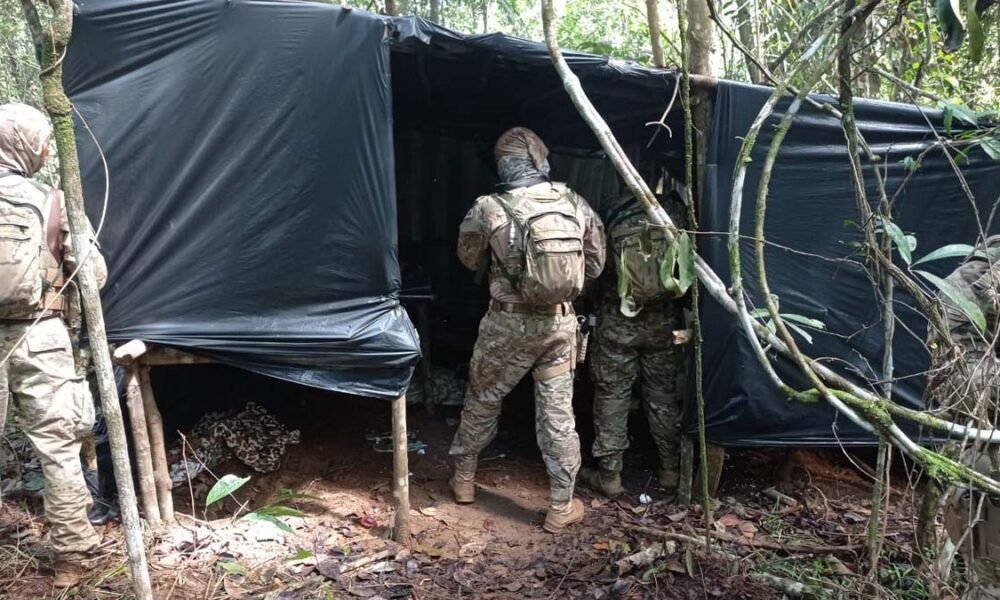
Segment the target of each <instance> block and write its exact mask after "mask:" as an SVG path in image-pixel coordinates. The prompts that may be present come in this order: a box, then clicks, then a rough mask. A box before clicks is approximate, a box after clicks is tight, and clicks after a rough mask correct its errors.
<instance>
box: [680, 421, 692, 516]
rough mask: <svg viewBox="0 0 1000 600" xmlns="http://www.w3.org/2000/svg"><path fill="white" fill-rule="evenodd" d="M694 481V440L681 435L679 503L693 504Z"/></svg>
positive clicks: (684, 504)
mask: <svg viewBox="0 0 1000 600" xmlns="http://www.w3.org/2000/svg"><path fill="white" fill-rule="evenodd" d="M693 482H694V442H692V441H691V438H689V437H688V436H686V435H682V436H681V478H680V481H678V482H677V504H679V505H681V506H686V505H688V504H691V486H692V483H693Z"/></svg>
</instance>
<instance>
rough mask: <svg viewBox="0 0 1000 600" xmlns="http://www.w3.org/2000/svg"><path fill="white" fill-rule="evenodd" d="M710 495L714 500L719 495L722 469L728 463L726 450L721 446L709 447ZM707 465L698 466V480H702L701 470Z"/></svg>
mask: <svg viewBox="0 0 1000 600" xmlns="http://www.w3.org/2000/svg"><path fill="white" fill-rule="evenodd" d="M707 462H708V465H707V466H708V495H709V496H710V497H712V498H714V497H715V496H716V495H718V493H719V483H720V482H721V481H722V467H723V466H725V462H726V449H725V448H720V447H719V446H709V447H708V461H707ZM705 466H706V465H704V464H701V465H698V479H699V480H700V479H701V470H702V469H704V468H705Z"/></svg>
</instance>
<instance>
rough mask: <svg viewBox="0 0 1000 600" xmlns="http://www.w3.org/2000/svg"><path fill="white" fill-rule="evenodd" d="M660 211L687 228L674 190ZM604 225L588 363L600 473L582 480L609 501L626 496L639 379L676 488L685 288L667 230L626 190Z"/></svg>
mask: <svg viewBox="0 0 1000 600" xmlns="http://www.w3.org/2000/svg"><path fill="white" fill-rule="evenodd" d="M664 209H665V210H666V211H667V213H668V214H669V215H670V217H671V219H672V220H673V221H674V223H676V224H677V225H678V226H679V227H683V226H684V223H685V222H686V221H687V219H686V218H684V207H683V202H682V200H681V199H680V196H679V195H678V194H677V193H676V192H675V193H673V194H672V195H671V198H670V200H669V202H668V203H666V204H665V205H664ZM604 222H605V227H606V229H607V233H608V263H609V265H610V266H611V268H609V269H608V270H607V271H606V273H605V277H604V280H603V282H602V283H603V284H604V285H603V287H604V288H605V294H604V298H603V301H602V303H601V308H600V311H599V314H598V319H597V328H596V330H595V333H594V347H593V349H592V351H591V362H590V373H591V379H592V380H593V382H594V429H595V433H596V437H595V440H594V447H593V453H594V457H595V458H597V459H598V463H599V467H600V468H599V470H595V469H590V468H584V469H583V471H582V472H581V473H580V478H581V480H582V481H583V482H584V483H585V484H586V485H587V487H590V488H593V489H595V490H597V491H600V492H602V493H604V494H605V495H607V496H617V495H619V494H622V493H623V492H624V491H625V490H624V488H623V487H622V483H621V472H622V463H623V457H624V454H625V450H626V449H628V445H629V442H628V415H629V409H630V407H631V406H632V387H633V385H634V384H635V382H636V380H638V381H639V382H640V386H641V389H642V400H643V402H642V403H643V405H644V406H645V410H646V416H647V419H648V421H649V428H650V433H651V434H652V436H653V441H654V442H655V444H656V449H657V454H658V455H659V464H660V468H659V471H658V478H659V482H660V485H661V486H663V487H665V488H676V487H677V480H678V475H679V468H680V463H679V443H680V438H679V435H680V432H679V427H680V424H679V422H680V410H681V404H680V401H679V398H678V383H679V381H678V380H679V375H680V373H681V371H682V355H681V352H680V348H679V346H677V345H675V340H674V331H675V330H677V329H680V327H681V323H682V317H683V313H682V310H683V309H682V306H681V303H680V300H679V298H680V297H681V296H682V295H683V293H684V291H686V288H684V289H682V287H683V286H682V284H681V282H680V281H679V280H678V278H677V277H676V276H675V274H676V270H677V263H678V250H679V249H678V248H677V247H676V242H675V243H674V244H670V243H668V242H667V239H666V236H665V235H664V231H662V230H661V229H659V228H656V227H654V226H652V225H650V223H649V221H648V220H647V217H646V211H645V209H644V208H643V206H642V204H640V203H639V201H638V200H637V199H636V198H635V197H634V196H633V195H632V194H631V193H630V192H628V191H627V190H626V193H625V194H624V195H623V196H622V197H621V198H620V199H619V201H618V202H617V203H616V204H615V205H613V206H612V207H611V210H610V211H609V212H608V214H607V216H606V218H605V221H604Z"/></svg>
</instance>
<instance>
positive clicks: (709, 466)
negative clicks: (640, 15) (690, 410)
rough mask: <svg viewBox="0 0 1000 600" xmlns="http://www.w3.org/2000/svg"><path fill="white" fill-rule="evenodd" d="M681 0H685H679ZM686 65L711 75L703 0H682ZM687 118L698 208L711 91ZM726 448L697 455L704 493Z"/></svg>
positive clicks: (711, 488) (708, 19)
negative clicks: (691, 128) (691, 134)
mask: <svg viewBox="0 0 1000 600" xmlns="http://www.w3.org/2000/svg"><path fill="white" fill-rule="evenodd" d="M681 1H685V0H681ZM686 2H687V14H686V17H687V38H686V40H685V42H686V44H687V51H688V57H687V59H688V63H687V64H688V68H689V72H690V73H691V74H692V75H702V76H709V77H711V76H712V39H713V36H714V31H713V29H714V28H713V24H712V13H711V11H709V8H708V2H707V0H686ZM691 118H692V120H693V125H694V131H695V139H694V151H695V166H696V172H695V174H694V175H695V180H694V181H693V182H691V181H689V182H687V185H688V189H689V190H690V193H691V194H693V196H692V197H693V198H694V200H695V206H696V207H697V208H698V210H699V211H700V210H701V209H702V208H703V207H704V197H703V190H704V189H705V162H706V161H707V159H708V140H709V134H710V132H711V127H712V94H711V93H705V92H699V93H698V94H696V95H695V96H694V97H692V107H691ZM725 460H726V451H725V450H724V449H722V448H719V447H715V446H712V447H709V448H708V449H707V451H706V452H703V453H702V455H701V461H700V465H699V467H698V471H699V475H698V477H697V478H696V480H702V481H703V480H704V479H705V478H706V477H707V479H708V494H709V495H710V496H715V494H716V492H718V489H719V482H720V481H721V480H722V467H723V465H724V464H725Z"/></svg>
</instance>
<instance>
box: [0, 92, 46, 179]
mask: <svg viewBox="0 0 1000 600" xmlns="http://www.w3.org/2000/svg"><path fill="white" fill-rule="evenodd" d="M51 135H52V126H51V125H49V120H48V119H47V118H46V117H45V115H44V114H42V112H41V111H39V110H37V109H34V108H32V107H30V106H28V105H27V104H16V103H15V104H4V105H0V169H2V170H5V171H11V172H14V173H17V174H19V175H23V176H24V177H31V176H32V175H34V174H35V173H37V172H38V171H40V170H41V168H42V166H43V164H44V160H43V156H42V154H43V150H44V148H45V143H46V142H47V141H48V139H49V137H50V136H51Z"/></svg>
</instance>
